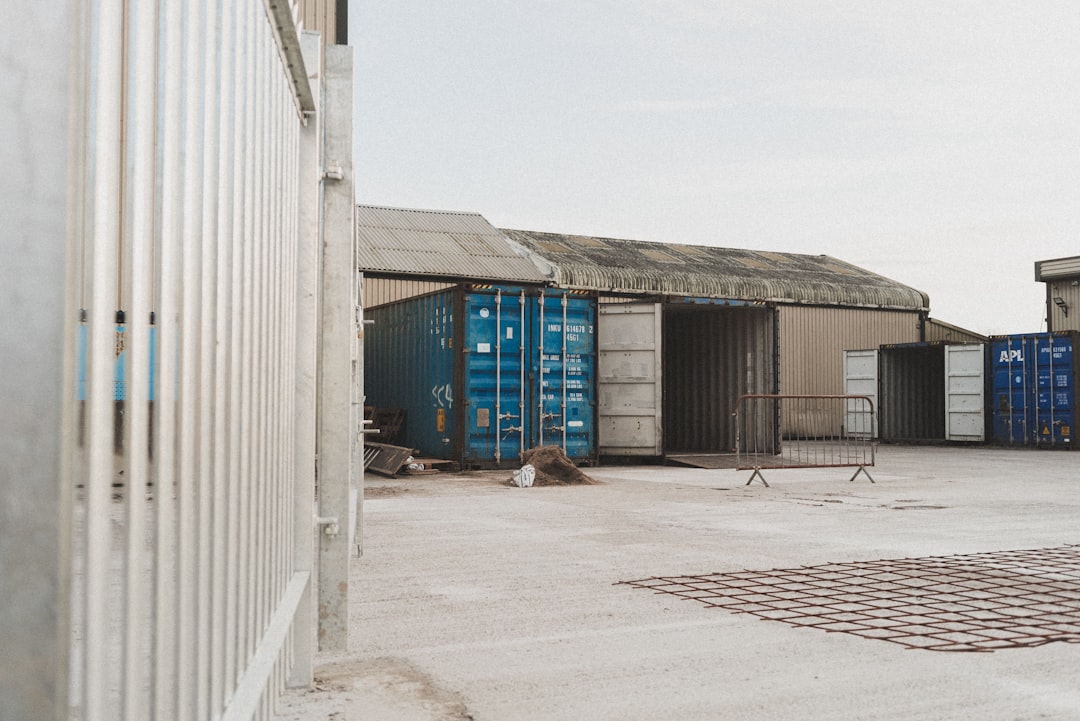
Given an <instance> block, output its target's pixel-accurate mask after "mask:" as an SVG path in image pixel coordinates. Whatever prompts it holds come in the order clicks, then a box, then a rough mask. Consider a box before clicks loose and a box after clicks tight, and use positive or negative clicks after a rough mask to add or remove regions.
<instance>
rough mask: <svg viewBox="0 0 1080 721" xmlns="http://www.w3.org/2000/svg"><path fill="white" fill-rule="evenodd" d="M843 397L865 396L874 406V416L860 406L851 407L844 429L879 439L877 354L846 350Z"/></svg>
mask: <svg viewBox="0 0 1080 721" xmlns="http://www.w3.org/2000/svg"><path fill="white" fill-rule="evenodd" d="M844 395H849V396H866V397H867V398H869V399H870V400H871V401H872V402H873V404H874V414H873V416H869V415H868V414H867V413H865V409H863V408H862V407H861V404H860V405H854V404H851V408H849V409H848V413H847V414H846V417H845V421H844V427H845V428H846V429H847V432H848V433H849V434H851V435H859V436H868V437H870V438H877V437H878V423H877V417H878V414H879V413H880V409H879V408H878V351H877V350H876V349H874V350H846V351H844Z"/></svg>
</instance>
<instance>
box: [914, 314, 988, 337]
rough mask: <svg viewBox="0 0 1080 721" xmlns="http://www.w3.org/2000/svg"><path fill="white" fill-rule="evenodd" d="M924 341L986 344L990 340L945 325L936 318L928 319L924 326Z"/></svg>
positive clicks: (965, 330)
mask: <svg viewBox="0 0 1080 721" xmlns="http://www.w3.org/2000/svg"><path fill="white" fill-rule="evenodd" d="M923 340H925V341H926V342H927V343H937V342H940V341H947V342H949V343H985V342H986V341H988V340H989V338H988V337H987V336H985V335H982V334H980V333H976V332H975V331H973V330H967V329H966V328H961V327H959V326H955V325H951V324H949V323H944V322H942V321H940V320H936V319H934V318H927V319H926V323H925V324H924V325H923Z"/></svg>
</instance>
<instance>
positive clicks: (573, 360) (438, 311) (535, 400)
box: [364, 286, 596, 467]
mask: <svg viewBox="0 0 1080 721" xmlns="http://www.w3.org/2000/svg"><path fill="white" fill-rule="evenodd" d="M366 317H367V318H368V319H370V320H373V321H374V325H373V326H371V327H369V328H368V330H367V332H366V333H365V340H364V384H365V394H366V401H365V404H366V405H369V406H376V407H380V408H400V409H403V410H405V413H406V415H405V427H404V433H403V437H402V438H401V439H400V443H401V444H403V445H408V446H410V447H412V448H414V449H416V450H417V451H418V452H419V453H420V454H421V455H425V456H435V457H439V458H447V459H450V460H455V461H458V462H460V463H461V464H462V465H465V466H469V467H498V466H513V465H516V464H517V462H518V460H519V458H520V456H521V454H522V453H523V452H524V451H525V450H528V449H530V448H533V447H536V446H540V445H558V446H561V447H562V448H563V449H564V450H565V451H566V454H567V455H568V456H569V457H570V458H572V459H574V460H575V461H577V462H589V461H592V460H593V459H594V458H595V456H596V441H595V438H596V432H595V405H594V394H595V368H596V302H595V299H594V298H593V297H591V296H588V295H577V294H573V293H568V292H565V291H561V290H552V289H544V290H540V289H524V288H521V287H508V286H502V287H476V286H458V287H456V288H453V289H449V290H446V291H442V292H439V293H434V294H431V295H425V296H420V297H417V298H410V299H408V300H404V301H401V302H398V303H393V304H390V305H386V306H381V307H379V308H374V309H371V310H369V311H367V313H366Z"/></svg>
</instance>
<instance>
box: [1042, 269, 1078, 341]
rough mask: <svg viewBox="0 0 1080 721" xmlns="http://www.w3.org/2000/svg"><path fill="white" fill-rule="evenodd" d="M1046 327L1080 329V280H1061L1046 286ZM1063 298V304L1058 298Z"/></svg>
mask: <svg viewBox="0 0 1080 721" xmlns="http://www.w3.org/2000/svg"><path fill="white" fill-rule="evenodd" d="M1046 290H1047V292H1046V327H1047V329H1048V330H1050V331H1064V330H1080V281H1078V280H1059V281H1055V282H1053V283H1049V284H1048V285H1047V287H1046ZM1058 298H1060V299H1061V303H1062V304H1064V307H1062V305H1061V304H1059V303H1058V302H1057V299H1058Z"/></svg>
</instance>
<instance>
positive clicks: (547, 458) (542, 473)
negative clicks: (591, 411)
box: [521, 446, 599, 486]
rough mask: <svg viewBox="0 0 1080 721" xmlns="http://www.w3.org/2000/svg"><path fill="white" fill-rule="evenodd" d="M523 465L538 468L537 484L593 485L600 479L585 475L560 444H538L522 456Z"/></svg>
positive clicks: (534, 482) (535, 483)
mask: <svg viewBox="0 0 1080 721" xmlns="http://www.w3.org/2000/svg"><path fill="white" fill-rule="evenodd" d="M521 465H523V466H524V465H531V466H533V467H534V468H535V469H536V480H534V481H533V485H536V486H570V485H593V484H596V483H599V481H597V480H594V479H592V478H590V477H589V476H587V475H585V474H584V473H583V472H582V471H581V469H580V468H578V467H577V466H575V465H574V463H573V462H572V461H571V460H570V459H569V458H567V457H566V452H565V451H563V449H562V448H560V447H559V446H538V447H537V448H531V449H529V450H527V451H525V453H524V454H523V455H522V456H521Z"/></svg>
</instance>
